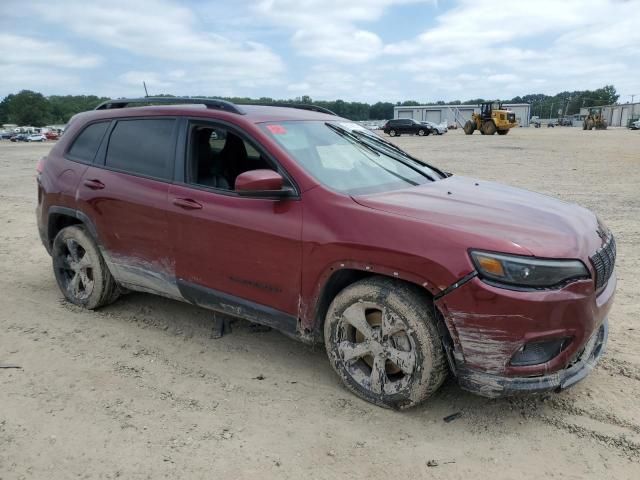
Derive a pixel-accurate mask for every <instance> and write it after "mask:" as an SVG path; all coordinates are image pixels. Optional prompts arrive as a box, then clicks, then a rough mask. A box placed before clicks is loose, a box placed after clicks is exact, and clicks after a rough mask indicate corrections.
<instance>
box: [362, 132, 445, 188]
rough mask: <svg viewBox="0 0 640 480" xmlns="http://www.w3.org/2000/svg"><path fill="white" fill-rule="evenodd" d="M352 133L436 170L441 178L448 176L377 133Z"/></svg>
mask: <svg viewBox="0 0 640 480" xmlns="http://www.w3.org/2000/svg"><path fill="white" fill-rule="evenodd" d="M353 134H354V135H356V136H357V137H359V138H366V139H367V140H370V141H372V142H375V143H376V144H379V145H380V146H382V147H386V148H388V149H390V150H393V151H394V152H397V153H399V154H400V155H402V156H403V157H405V158H408V159H410V160H412V161H414V162H416V163H417V164H419V165H422V166H425V167H428V168H430V169H431V170H433V171H434V172H436V173H437V174H439V175H440V176H442V178H447V177H448V176H449V175H447V174H446V173H444V172H443V171H442V170H440V169H439V168H436V167H434V166H433V165H430V164H428V163H426V162H424V161H422V160H420V159H418V158H415V157H413V156H411V155H409V154H408V153H407V152H405V151H404V150H402V149H401V148H400V147H398V146H397V145H395V144H393V143H391V142H389V141H387V140H385V139H384V138H382V137H380V136H379V135H376V134H375V133H369V132H367V131H364V130H353ZM432 180H433V179H432Z"/></svg>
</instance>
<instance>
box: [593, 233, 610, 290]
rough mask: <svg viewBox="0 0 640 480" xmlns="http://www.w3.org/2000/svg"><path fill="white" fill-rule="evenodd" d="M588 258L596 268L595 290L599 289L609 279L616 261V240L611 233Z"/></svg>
mask: <svg viewBox="0 0 640 480" xmlns="http://www.w3.org/2000/svg"><path fill="white" fill-rule="evenodd" d="M590 260H591V263H592V264H593V268H595V270H596V290H599V289H601V288H602V287H604V286H605V285H606V284H607V282H608V281H609V278H610V277H611V274H612V273H613V267H614V265H615V263H616V240H615V238H613V235H611V234H609V237H608V238H607V241H606V242H605V243H604V245H602V247H600V249H599V250H598V251H597V252H596V253H594V254H593V256H591V257H590Z"/></svg>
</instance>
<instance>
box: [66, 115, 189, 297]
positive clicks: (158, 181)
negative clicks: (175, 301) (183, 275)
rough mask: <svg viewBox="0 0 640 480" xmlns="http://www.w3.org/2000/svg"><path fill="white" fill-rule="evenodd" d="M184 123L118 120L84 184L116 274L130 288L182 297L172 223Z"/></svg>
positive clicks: (83, 196)
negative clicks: (172, 187)
mask: <svg viewBox="0 0 640 480" xmlns="http://www.w3.org/2000/svg"><path fill="white" fill-rule="evenodd" d="M177 131H178V122H177V120H176V119H175V118H158V117H154V118H135V119H120V120H115V121H114V122H113V123H112V125H111V127H110V129H109V131H108V132H107V141H106V142H104V141H103V144H102V146H101V148H100V152H99V153H98V156H97V159H96V163H95V164H94V165H93V166H90V167H89V168H88V169H87V170H86V172H85V174H84V176H83V178H82V181H81V182H80V185H79V187H78V197H79V201H80V203H81V207H82V210H83V211H84V212H85V213H87V214H88V215H89V217H90V218H91V219H92V220H93V221H94V223H95V228H96V230H97V234H98V238H99V241H100V243H101V245H100V246H101V249H102V250H103V252H104V253H105V259H106V261H107V263H108V264H109V267H110V270H111V272H112V274H113V275H114V277H116V279H117V280H118V281H119V282H120V283H122V284H123V285H125V286H129V287H131V288H134V289H137V290H143V291H149V292H152V293H159V294H162V295H166V296H169V297H174V298H180V295H179V292H178V289H177V287H176V285H175V268H174V260H173V251H172V248H171V244H170V238H169V232H168V223H167V193H168V190H169V182H170V181H171V180H172V176H173V167H174V160H175V148H176V136H177Z"/></svg>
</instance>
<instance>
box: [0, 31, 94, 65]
mask: <svg viewBox="0 0 640 480" xmlns="http://www.w3.org/2000/svg"><path fill="white" fill-rule="evenodd" d="M0 45H3V46H4V48H3V53H2V55H0V65H1V64H5V65H32V66H55V67H59V68H92V67H95V66H97V65H99V64H100V63H101V61H102V59H101V58H100V57H99V56H97V55H80V54H78V53H77V52H74V51H73V50H71V49H69V48H68V47H67V46H66V45H62V44H60V43H56V42H51V41H45V40H40V39H36V38H31V37H26V36H24V35H14V34H11V33H0Z"/></svg>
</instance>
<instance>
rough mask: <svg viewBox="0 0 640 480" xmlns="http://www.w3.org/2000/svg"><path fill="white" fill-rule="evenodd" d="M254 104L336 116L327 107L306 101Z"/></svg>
mask: <svg viewBox="0 0 640 480" xmlns="http://www.w3.org/2000/svg"><path fill="white" fill-rule="evenodd" d="M255 105H264V106H266V107H287V108H298V109H300V110H309V111H311V112H318V113H326V114H327V115H334V116H336V117H337V116H338V115H337V114H336V113H335V112H332V111H331V110H329V109H328V108H324V107H319V106H318V105H310V104H308V103H256V104H255Z"/></svg>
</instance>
